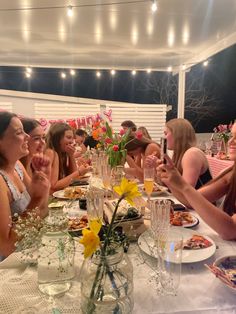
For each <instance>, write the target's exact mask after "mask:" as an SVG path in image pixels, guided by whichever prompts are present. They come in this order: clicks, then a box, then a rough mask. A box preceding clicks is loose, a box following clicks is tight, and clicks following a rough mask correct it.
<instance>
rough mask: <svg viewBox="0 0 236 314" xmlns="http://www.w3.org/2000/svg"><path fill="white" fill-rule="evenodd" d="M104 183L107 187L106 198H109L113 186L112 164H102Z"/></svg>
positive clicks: (105, 187)
mask: <svg viewBox="0 0 236 314" xmlns="http://www.w3.org/2000/svg"><path fill="white" fill-rule="evenodd" d="M102 183H103V186H104V189H105V198H106V200H108V191H109V188H111V166H110V165H108V164H103V165H102Z"/></svg>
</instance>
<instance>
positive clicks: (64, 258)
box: [38, 210, 75, 296]
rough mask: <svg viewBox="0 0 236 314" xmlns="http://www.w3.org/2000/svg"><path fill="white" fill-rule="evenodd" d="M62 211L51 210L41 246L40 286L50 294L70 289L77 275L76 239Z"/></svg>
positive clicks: (39, 264) (53, 294)
mask: <svg viewBox="0 0 236 314" xmlns="http://www.w3.org/2000/svg"><path fill="white" fill-rule="evenodd" d="M61 211H62V210H59V211H58V212H56V211H55V210H54V211H51V212H50V215H49V217H48V219H47V227H46V232H44V233H43V235H42V240H41V245H40V247H39V255H38V286H39V290H40V291H41V292H43V293H44V294H46V295H49V296H55V295H60V294H63V293H65V292H66V291H68V290H69V289H70V287H71V281H72V279H73V277H74V275H75V271H74V254H75V246H74V240H73V238H72V237H71V236H70V234H68V232H67V231H66V227H67V219H65V218H63V215H59V212H61Z"/></svg>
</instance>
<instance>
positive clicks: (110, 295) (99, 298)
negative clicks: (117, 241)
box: [81, 248, 134, 314]
mask: <svg viewBox="0 0 236 314" xmlns="http://www.w3.org/2000/svg"><path fill="white" fill-rule="evenodd" d="M81 297H82V299H81V309H82V312H83V313H84V314H85V313H86V314H92V313H93V314H101V313H103V314H110V313H111V314H112V313H116V314H124V313H125V314H128V313H132V309H133V305H134V302H133V267H132V264H131V262H130V260H129V258H128V256H127V254H124V252H123V248H119V249H118V250H117V251H116V252H115V253H114V252H113V254H112V253H110V255H106V256H102V255H99V254H95V255H94V256H93V257H92V258H91V259H88V260H86V261H85V263H84V269H83V270H82V277H81Z"/></svg>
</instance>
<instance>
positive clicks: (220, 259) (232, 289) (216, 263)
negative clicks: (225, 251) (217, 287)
mask: <svg viewBox="0 0 236 314" xmlns="http://www.w3.org/2000/svg"><path fill="white" fill-rule="evenodd" d="M227 258H233V259H234V260H236V255H227V256H223V257H220V258H218V259H217V260H216V261H215V262H214V263H213V265H214V266H218V267H219V266H220V264H221V263H222V262H223V261H224V260H226V259H227ZM234 266H235V267H234V268H233V269H235V270H236V264H235V265H234ZM220 268H221V267H220ZM223 269H224V268H223ZM219 279H220V278H219ZM220 281H221V283H223V284H224V285H225V286H226V287H227V288H228V289H229V290H230V291H232V292H234V293H236V287H235V288H234V287H230V286H228V285H227V284H226V283H224V282H223V281H222V280H220Z"/></svg>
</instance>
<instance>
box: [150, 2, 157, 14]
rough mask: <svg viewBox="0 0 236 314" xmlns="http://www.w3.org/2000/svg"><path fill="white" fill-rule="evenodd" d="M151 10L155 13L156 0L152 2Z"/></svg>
mask: <svg viewBox="0 0 236 314" xmlns="http://www.w3.org/2000/svg"><path fill="white" fill-rule="evenodd" d="M151 9H152V12H156V11H157V2H156V0H153V1H152V5H151Z"/></svg>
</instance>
